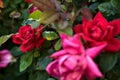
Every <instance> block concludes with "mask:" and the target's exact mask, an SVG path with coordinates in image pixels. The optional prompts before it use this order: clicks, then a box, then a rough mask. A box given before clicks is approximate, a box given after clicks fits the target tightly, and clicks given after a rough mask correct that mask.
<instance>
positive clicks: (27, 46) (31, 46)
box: [20, 40, 35, 52]
mask: <svg viewBox="0 0 120 80" xmlns="http://www.w3.org/2000/svg"><path fill="white" fill-rule="evenodd" d="M34 47H35V44H34V42H32V40H26V41H24V42H23V43H22V45H21V46H20V49H21V50H22V51H23V52H27V51H30V50H33V49H34Z"/></svg>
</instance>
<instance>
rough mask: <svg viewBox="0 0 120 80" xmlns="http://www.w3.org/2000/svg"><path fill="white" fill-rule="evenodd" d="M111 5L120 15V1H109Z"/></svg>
mask: <svg viewBox="0 0 120 80" xmlns="http://www.w3.org/2000/svg"><path fill="white" fill-rule="evenodd" d="M111 4H112V5H113V7H115V8H116V9H117V11H118V12H119V13H120V0H111Z"/></svg>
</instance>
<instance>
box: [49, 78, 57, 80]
mask: <svg viewBox="0 0 120 80" xmlns="http://www.w3.org/2000/svg"><path fill="white" fill-rule="evenodd" d="M47 80H55V79H54V78H48V79H47Z"/></svg>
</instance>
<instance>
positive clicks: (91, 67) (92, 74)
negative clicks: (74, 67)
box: [85, 56, 103, 80]
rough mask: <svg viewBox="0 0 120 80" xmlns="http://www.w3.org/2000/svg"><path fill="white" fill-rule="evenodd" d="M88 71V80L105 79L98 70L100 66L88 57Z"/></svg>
mask: <svg viewBox="0 0 120 80" xmlns="http://www.w3.org/2000/svg"><path fill="white" fill-rule="evenodd" d="M86 59H87V70H86V73H85V74H86V76H87V79H88V80H93V79H94V78H96V77H103V75H102V73H101V72H100V70H99V69H98V66H97V65H96V64H95V63H94V62H93V60H92V59H91V58H90V57H89V56H87V57H86Z"/></svg>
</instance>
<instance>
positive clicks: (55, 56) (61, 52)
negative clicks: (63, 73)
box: [50, 50, 67, 58]
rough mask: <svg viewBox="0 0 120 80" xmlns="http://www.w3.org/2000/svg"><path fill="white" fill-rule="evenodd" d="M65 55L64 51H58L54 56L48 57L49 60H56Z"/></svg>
mask: <svg viewBox="0 0 120 80" xmlns="http://www.w3.org/2000/svg"><path fill="white" fill-rule="evenodd" d="M65 54H67V52H66V51H65V50H60V51H58V52H55V53H54V54H52V55H51V56H50V57H51V58H58V57H60V56H63V55H65Z"/></svg>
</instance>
